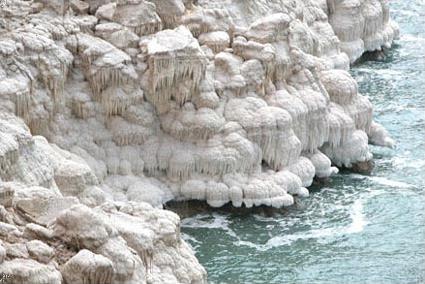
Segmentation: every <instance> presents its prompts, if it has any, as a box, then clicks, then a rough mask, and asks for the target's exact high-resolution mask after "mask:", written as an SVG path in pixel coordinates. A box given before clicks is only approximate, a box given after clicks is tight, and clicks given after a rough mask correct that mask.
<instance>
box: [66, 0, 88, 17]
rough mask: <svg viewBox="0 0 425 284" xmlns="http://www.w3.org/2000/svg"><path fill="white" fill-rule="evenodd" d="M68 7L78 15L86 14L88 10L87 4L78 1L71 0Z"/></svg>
mask: <svg viewBox="0 0 425 284" xmlns="http://www.w3.org/2000/svg"><path fill="white" fill-rule="evenodd" d="M70 6H71V8H72V10H74V11H75V12H77V13H78V14H87V13H88V11H89V8H90V5H89V4H88V3H86V2H83V1H80V0H71V3H70Z"/></svg>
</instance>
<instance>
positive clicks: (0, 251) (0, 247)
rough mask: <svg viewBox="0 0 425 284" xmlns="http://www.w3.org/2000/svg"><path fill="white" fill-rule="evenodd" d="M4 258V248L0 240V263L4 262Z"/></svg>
mask: <svg viewBox="0 0 425 284" xmlns="http://www.w3.org/2000/svg"><path fill="white" fill-rule="evenodd" d="M5 259H6V249H5V248H4V246H3V243H2V242H0V265H1V264H2V263H3V262H4V260H5Z"/></svg>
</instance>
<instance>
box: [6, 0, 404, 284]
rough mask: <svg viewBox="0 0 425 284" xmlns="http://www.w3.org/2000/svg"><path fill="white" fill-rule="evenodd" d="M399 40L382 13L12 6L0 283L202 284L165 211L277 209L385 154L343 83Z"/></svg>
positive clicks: (159, 5)
mask: <svg viewBox="0 0 425 284" xmlns="http://www.w3.org/2000/svg"><path fill="white" fill-rule="evenodd" d="M397 33H398V30H397V27H396V25H395V24H394V23H393V22H391V20H390V19H389V11H388V4H387V1H383V0H364V1H355V0H352V1H319V0H309V1H301V0H292V1H286V0H256V1H227V0H217V1H208V0H198V1H192V0H185V1H183V0H120V1H114V0H108V1H106V0H105V1H101V0H86V1H80V0H71V1H70V4H69V5H68V1H52V0H42V1H41V0H40V1H38V0H32V1H22V0H15V1H9V2H8V5H6V6H5V7H4V8H2V9H1V10H0V222H1V223H0V235H1V236H2V241H1V242H0V268H1V271H2V272H4V273H10V274H13V275H15V278H13V279H12V283H22V282H25V283H29V282H31V283H175V282H180V283H203V282H205V281H206V272H205V270H204V269H203V268H202V267H201V266H200V265H199V263H198V262H197V260H196V259H195V258H194V256H193V252H192V251H191V249H190V248H189V247H188V246H187V245H186V243H185V242H184V241H183V240H181V237H180V230H179V219H178V217H177V216H176V215H175V214H173V213H171V212H168V211H165V210H162V209H160V208H161V207H162V205H163V204H164V203H165V202H167V201H169V200H191V199H195V200H203V201H206V202H207V203H208V204H209V205H210V206H213V207H220V206H223V205H225V204H227V203H231V204H232V205H233V206H235V207H241V206H246V207H252V206H261V205H266V206H273V207H282V206H290V205H292V204H294V202H295V200H296V199H294V196H299V197H305V196H308V194H309V192H308V189H307V187H309V186H310V185H311V184H312V183H313V179H314V178H315V177H317V178H328V177H329V176H331V175H333V174H335V173H337V172H338V169H337V168H336V167H335V166H337V167H356V165H358V164H359V163H367V162H369V161H370V160H371V159H372V155H371V153H370V151H369V148H368V143H372V144H376V145H381V146H388V147H392V146H393V145H394V141H392V140H391V138H389V135H388V133H387V132H386V130H385V129H384V128H383V127H382V126H381V125H379V124H378V123H376V122H374V121H373V110H372V105H371V103H370V102H369V100H368V99H367V98H366V97H364V96H362V95H361V94H359V93H358V87H357V83H356V82H355V81H354V79H353V78H352V77H351V76H350V74H349V73H348V72H347V70H348V68H349V64H350V62H353V61H355V60H356V59H357V58H359V56H360V55H361V54H362V53H363V52H365V51H374V50H381V49H383V48H388V47H390V45H391V43H392V41H393V39H394V38H395V37H396V36H397ZM32 135H34V136H32ZM37 135H41V136H37ZM149 203H150V204H149Z"/></svg>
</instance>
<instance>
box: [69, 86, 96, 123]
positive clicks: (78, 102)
mask: <svg viewBox="0 0 425 284" xmlns="http://www.w3.org/2000/svg"><path fill="white" fill-rule="evenodd" d="M71 103H72V106H71V108H72V113H73V114H74V115H75V116H76V117H78V118H82V119H86V118H88V117H89V115H90V110H89V105H90V103H91V98H90V95H89V94H86V93H82V92H78V93H74V94H73V97H72V102H71Z"/></svg>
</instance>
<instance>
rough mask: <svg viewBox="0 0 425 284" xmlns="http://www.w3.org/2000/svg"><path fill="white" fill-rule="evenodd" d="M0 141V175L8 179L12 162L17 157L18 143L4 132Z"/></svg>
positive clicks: (14, 161)
mask: <svg viewBox="0 0 425 284" xmlns="http://www.w3.org/2000/svg"><path fill="white" fill-rule="evenodd" d="M0 141H1V143H0V144H1V147H0V177H1V178H2V179H8V178H9V176H10V173H11V170H12V166H13V164H15V163H16V161H17V160H18V158H19V144H18V143H17V142H16V140H15V139H13V136H11V135H8V134H6V133H2V135H1V136H0Z"/></svg>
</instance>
